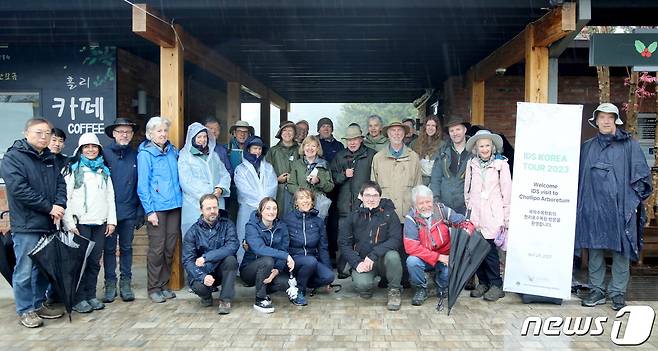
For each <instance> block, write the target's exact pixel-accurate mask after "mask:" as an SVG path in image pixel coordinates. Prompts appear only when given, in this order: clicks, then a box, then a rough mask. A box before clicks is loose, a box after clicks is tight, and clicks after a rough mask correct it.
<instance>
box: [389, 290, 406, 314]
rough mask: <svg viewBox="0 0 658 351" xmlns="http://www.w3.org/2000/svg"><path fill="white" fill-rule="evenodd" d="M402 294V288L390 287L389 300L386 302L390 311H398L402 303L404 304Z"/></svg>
mask: <svg viewBox="0 0 658 351" xmlns="http://www.w3.org/2000/svg"><path fill="white" fill-rule="evenodd" d="M400 295H401V291H400V289H396V288H391V289H388V302H387V303H386V308H387V309H388V310H389V311H398V310H399V309H400V304H402V301H401V297H400Z"/></svg>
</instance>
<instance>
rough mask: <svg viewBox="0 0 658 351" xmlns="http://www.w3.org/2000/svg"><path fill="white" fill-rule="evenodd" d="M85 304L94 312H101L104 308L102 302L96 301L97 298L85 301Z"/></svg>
mask: <svg viewBox="0 0 658 351" xmlns="http://www.w3.org/2000/svg"><path fill="white" fill-rule="evenodd" d="M87 303H88V304H89V305H90V306H91V308H93V309H94V310H95V311H98V310H102V309H103V308H105V304H104V303H102V302H100V300H99V299H97V298H95V297H94V298H93V299H89V300H87Z"/></svg>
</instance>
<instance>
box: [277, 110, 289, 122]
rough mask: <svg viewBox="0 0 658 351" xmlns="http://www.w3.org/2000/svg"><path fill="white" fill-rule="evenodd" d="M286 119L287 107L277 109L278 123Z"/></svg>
mask: <svg viewBox="0 0 658 351" xmlns="http://www.w3.org/2000/svg"><path fill="white" fill-rule="evenodd" d="M287 120H288V109H287V108H282V109H279V124H280V123H283V122H285V121H287Z"/></svg>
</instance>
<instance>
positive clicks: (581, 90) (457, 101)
mask: <svg viewBox="0 0 658 351" xmlns="http://www.w3.org/2000/svg"><path fill="white" fill-rule="evenodd" d="M463 83H464V80H463V78H462V77H451V78H449V79H448V80H446V81H445V83H444V92H445V101H446V108H445V113H446V115H453V114H454V115H459V116H466V117H468V116H470V92H469V91H468V90H467V89H466V88H465V87H464V84H463ZM610 85H611V100H612V102H613V103H615V104H617V105H618V106H619V107H621V104H622V103H623V102H626V101H627V99H628V88H627V87H625V86H624V78H623V77H612V78H611V83H610ZM523 99H524V82H523V77H521V76H503V77H494V78H491V79H489V80H487V81H486V83H485V93H484V121H485V127H487V128H491V129H494V130H496V131H498V132H501V133H503V134H505V135H506V136H507V137H508V138H509V140H510V142H511V143H514V134H515V129H516V102H517V101H523ZM558 102H559V103H561V104H582V105H585V106H584V109H583V126H585V125H587V124H586V123H587V118H589V116H591V113H592V111H593V110H594V108H595V107H596V105H597V104H598V102H599V90H598V82H597V78H596V77H575V76H564V77H560V78H559V83H558ZM641 110H642V111H641V112H655V111H656V104H655V103H653V102H649V101H647V102H646V103H644V104H642V107H641ZM622 119H623V112H622ZM587 126H588V125H587ZM593 134H594V129H591V128H583V138H587V137H589V136H591V135H593Z"/></svg>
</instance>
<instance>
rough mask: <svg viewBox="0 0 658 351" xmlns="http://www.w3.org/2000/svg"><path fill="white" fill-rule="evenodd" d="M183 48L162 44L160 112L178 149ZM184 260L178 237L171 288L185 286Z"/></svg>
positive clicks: (181, 138)
mask: <svg viewBox="0 0 658 351" xmlns="http://www.w3.org/2000/svg"><path fill="white" fill-rule="evenodd" d="M183 67H184V65H183V51H182V50H181V47H180V43H178V42H176V43H175V44H174V47H172V48H167V47H160V115H161V116H162V117H164V118H166V119H168V120H169V121H170V122H171V126H170V127H169V140H170V141H171V143H172V144H174V145H176V146H177V147H178V148H181V147H182V146H183V142H184V140H185V136H184V127H185V126H184V123H183V103H184V101H183V97H184V91H183V87H184V75H183ZM184 278H185V274H184V273H183V264H182V260H181V240H180V236H177V241H176V249H175V250H174V257H173V263H172V271H171V278H170V279H169V288H170V289H172V290H180V289H182V288H183V286H184V285H185V282H184Z"/></svg>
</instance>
